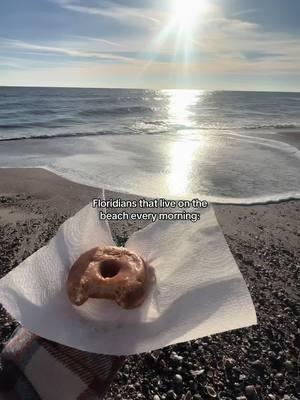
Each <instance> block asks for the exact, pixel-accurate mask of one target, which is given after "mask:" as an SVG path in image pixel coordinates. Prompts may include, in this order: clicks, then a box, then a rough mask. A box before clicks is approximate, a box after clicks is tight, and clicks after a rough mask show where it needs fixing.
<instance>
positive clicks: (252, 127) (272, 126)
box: [242, 124, 300, 129]
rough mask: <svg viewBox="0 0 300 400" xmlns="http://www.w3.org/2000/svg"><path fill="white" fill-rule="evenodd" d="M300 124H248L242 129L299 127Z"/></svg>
mask: <svg viewBox="0 0 300 400" xmlns="http://www.w3.org/2000/svg"><path fill="white" fill-rule="evenodd" d="M297 128H300V126H299V125H295V124H275V125H267V124H266V125H248V126H245V127H243V128H242V129H297Z"/></svg>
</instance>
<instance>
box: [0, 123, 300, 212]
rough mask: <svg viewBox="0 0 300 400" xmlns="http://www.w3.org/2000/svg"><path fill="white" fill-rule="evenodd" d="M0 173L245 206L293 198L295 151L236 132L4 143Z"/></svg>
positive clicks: (298, 154)
mask: <svg viewBox="0 0 300 400" xmlns="http://www.w3.org/2000/svg"><path fill="white" fill-rule="evenodd" d="M29 142H30V143H29ZM0 166H1V167H40V168H45V169H47V170H49V171H51V172H54V173H56V174H58V175H60V176H62V177H64V178H66V179H69V180H71V181H74V182H77V183H81V184H85V185H90V186H94V187H99V188H102V187H103V188H105V189H110V190H115V191H119V192H124V193H131V194H137V195H140V196H145V197H155V198H157V197H165V198H173V199H176V198H187V199H190V198H195V197H197V198H200V199H206V200H208V201H210V202H214V203H222V204H246V205H251V204H265V203H268V202H278V201H283V200H288V199H300V151H299V150H298V149H297V148H296V147H293V146H291V145H289V144H287V143H282V142H279V141H278V140H273V139H266V138H257V137H254V136H250V135H247V136H245V135H238V134H235V133H222V134H220V133H218V134H214V133H212V132H207V133H205V132H203V131H198V130H195V131H194V132H191V131H190V130H189V132H188V134H187V132H185V131H182V132H180V134H178V135H173V136H169V135H167V136H163V135H153V136H149V135H148V136H144V135H136V136H128V135H124V136H121V135H119V136H114V135H111V136H110V135H106V136H104V137H95V138H94V137H89V138H68V139H55V140H53V139H50V140H46V139H44V140H29V141H24V142H22V141H19V142H18V145H16V144H15V143H9V142H7V143H5V144H4V143H3V144H2V146H1V149H0Z"/></svg>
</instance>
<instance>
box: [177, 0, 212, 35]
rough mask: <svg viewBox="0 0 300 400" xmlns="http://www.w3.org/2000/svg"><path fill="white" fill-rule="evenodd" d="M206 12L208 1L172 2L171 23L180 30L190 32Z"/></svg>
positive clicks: (185, 0) (184, 0)
mask: <svg viewBox="0 0 300 400" xmlns="http://www.w3.org/2000/svg"><path fill="white" fill-rule="evenodd" d="M208 10H209V3H208V0H173V1H172V19H173V23H174V24H175V26H177V27H179V28H180V29H181V30H191V29H192V28H193V27H194V26H195V24H196V23H198V22H200V20H201V18H202V17H203V16H204V15H205V14H206V13H207V11H208Z"/></svg>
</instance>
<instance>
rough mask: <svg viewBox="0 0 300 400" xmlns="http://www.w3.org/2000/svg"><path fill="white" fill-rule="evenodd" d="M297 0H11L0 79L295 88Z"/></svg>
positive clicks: (1, 38)
mask: <svg viewBox="0 0 300 400" xmlns="http://www.w3.org/2000/svg"><path fill="white" fill-rule="evenodd" d="M299 15H300V1H299V0H160V1H158V0H143V1H141V0H26V1H24V0H9V1H2V2H1V4H0V86H1V85H2V86H9V85H10V86H70V87H116V88H119V87H120V88H122V87H124V88H165V89H181V88H182V89H203V90H262V91H265V90H267V91H299V92H300V24H299Z"/></svg>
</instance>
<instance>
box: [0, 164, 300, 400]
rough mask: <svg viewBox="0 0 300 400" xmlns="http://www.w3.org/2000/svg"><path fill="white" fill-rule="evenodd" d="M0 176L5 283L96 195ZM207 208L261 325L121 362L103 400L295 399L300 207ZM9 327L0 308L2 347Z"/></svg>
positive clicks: (41, 180) (42, 178)
mask: <svg viewBox="0 0 300 400" xmlns="http://www.w3.org/2000/svg"><path fill="white" fill-rule="evenodd" d="M0 173H1V179H0V277H3V276H4V275H5V274H6V273H8V272H9V271H10V270H11V269H13V268H14V267H16V266H17V265H18V264H19V263H20V262H21V261H22V260H24V259H25V258H26V257H28V256H29V255H30V254H32V253H33V252H34V251H36V250H37V249H39V248H40V247H42V246H43V245H45V244H46V243H47V242H48V240H49V239H51V237H53V236H54V234H55V233H56V231H57V229H58V227H59V226H60V225H61V224H62V223H63V222H64V221H65V220H66V219H67V218H69V217H70V216H72V215H73V214H75V213H76V212H77V211H78V210H79V209H80V208H81V207H83V206H84V205H86V204H88V203H89V202H90V201H91V199H92V198H93V197H98V195H99V194H100V192H101V190H99V189H97V188H92V187H88V186H83V185H79V184H76V183H73V182H69V181H66V180H65V179H63V178H60V177H58V176H56V175H54V174H52V173H50V172H48V171H46V170H42V169H1V172H0ZM119 197H121V198H122V199H132V198H136V196H129V195H124V194H123V195H120V194H118V193H115V192H108V191H107V192H106V198H119ZM214 209H215V212H216V215H217V219H218V221H219V224H220V226H221V228H222V230H223V233H224V235H225V238H226V240H227V243H228V245H229V247H230V250H231V252H232V254H233V256H234V258H235V260H236V262H237V264H238V266H239V268H240V270H241V272H242V274H243V276H244V279H245V281H246V283H247V286H248V288H249V290H250V293H251V296H252V299H253V302H254V304H255V308H256V312H257V316H258V325H257V326H255V327H251V328H244V329H240V330H237V331H234V332H227V333H223V334H218V335H214V336H211V337H207V338H204V339H200V340H196V341H192V342H187V343H183V344H179V345H175V346H169V347H166V348H164V349H162V350H158V351H154V352H152V353H147V354H142V355H136V356H131V357H128V359H127V361H126V363H125V365H124V366H123V368H122V370H121V371H120V372H119V373H118V374H117V376H116V379H115V381H114V383H113V385H112V386H111V389H110V391H109V393H108V394H107V396H106V400H109V399H154V400H159V399H183V400H184V399H185V400H189V399H195V400H196V399H198V400H199V399H209V398H218V399H223V400H225V399H239V400H245V399H250V400H251V399H267V400H276V399H278V400H279V399H284V400H296V399H298V396H299V391H300V378H299V347H300V322H299V314H300V306H299V304H300V302H299V300H300V299H299V293H300V290H299V289H300V283H299V275H300V245H299V244H300V231H299V226H300V201H288V202H282V203H277V204H268V205H256V206H230V205H216V206H215V207H214ZM136 211H137V210H136V209H135V212H136ZM145 224H146V223H145V222H144V223H142V222H138V223H133V222H129V223H128V222H124V221H123V222H118V223H111V229H112V233H113V236H114V238H115V239H116V240H117V241H118V243H119V244H122V243H123V242H124V241H125V240H126V238H127V237H128V236H129V235H130V234H131V233H132V232H134V231H135V230H137V229H140V228H141V227H142V226H144V225H145ZM16 326H17V323H16V322H15V321H13V320H12V319H11V318H10V317H9V316H8V315H7V314H6V312H5V310H4V309H3V308H2V307H1V308H0V338H1V346H3V343H4V342H5V341H6V340H7V339H8V338H9V336H10V334H11V333H12V331H13V329H14V328H15V327H16ZM297 393H298V395H297Z"/></svg>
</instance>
